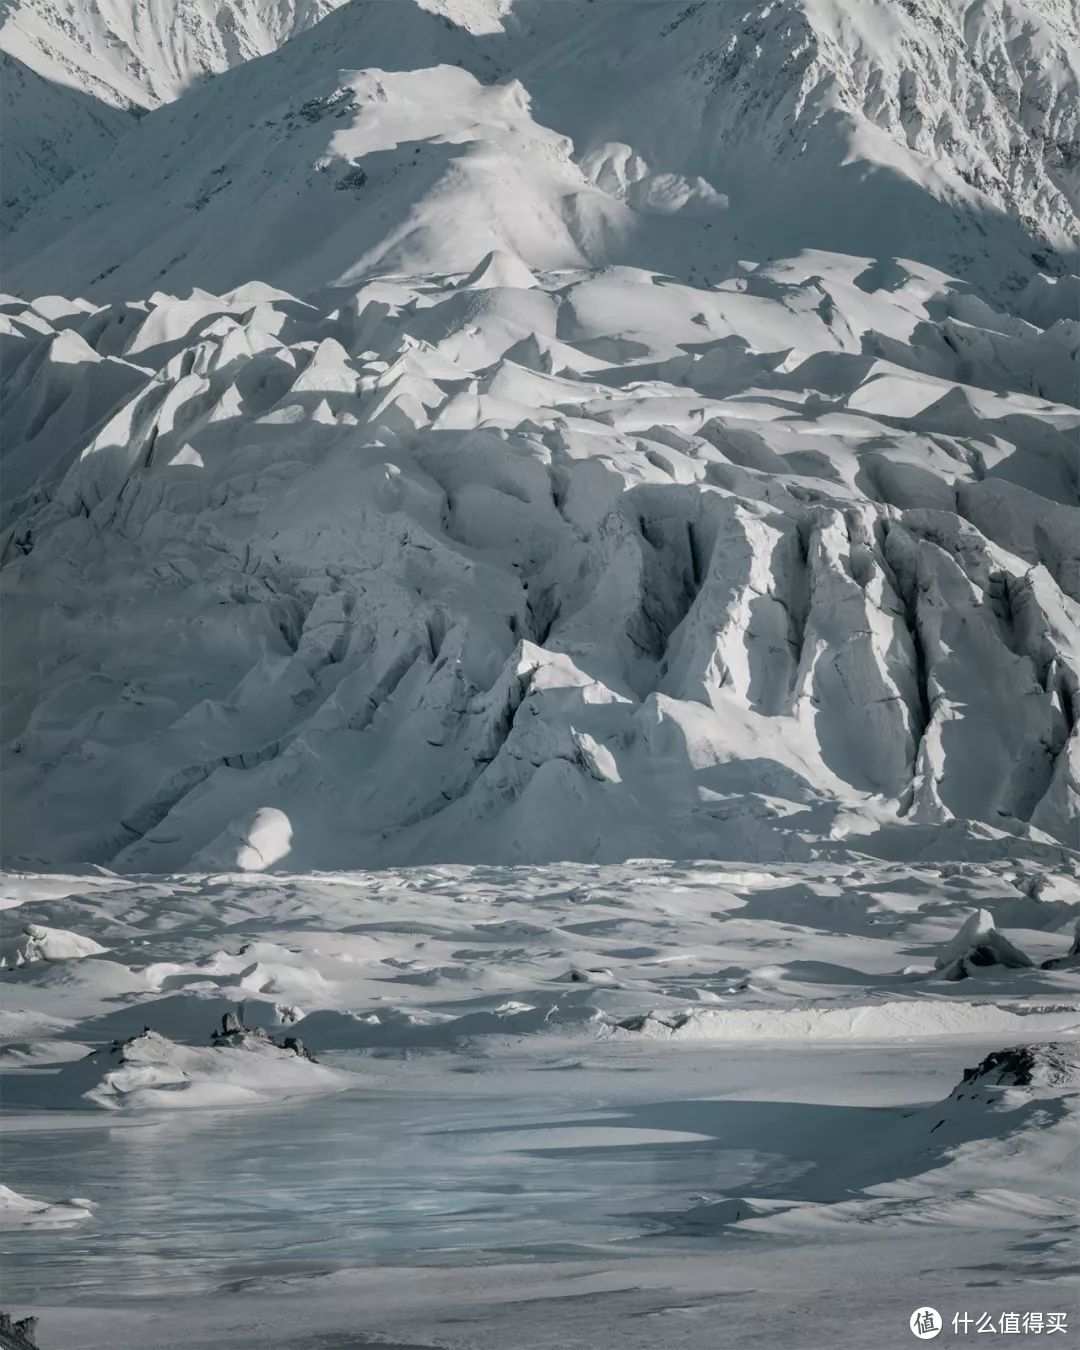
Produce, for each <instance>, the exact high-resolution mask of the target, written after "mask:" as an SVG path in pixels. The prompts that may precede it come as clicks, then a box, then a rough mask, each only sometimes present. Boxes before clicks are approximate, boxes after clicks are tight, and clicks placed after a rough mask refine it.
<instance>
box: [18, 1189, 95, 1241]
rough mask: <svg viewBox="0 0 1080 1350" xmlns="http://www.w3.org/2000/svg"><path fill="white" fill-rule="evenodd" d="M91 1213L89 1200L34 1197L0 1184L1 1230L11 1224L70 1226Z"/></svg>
mask: <svg viewBox="0 0 1080 1350" xmlns="http://www.w3.org/2000/svg"><path fill="white" fill-rule="evenodd" d="M91 1216H92V1205H91V1203H90V1201H89V1200H58V1201H55V1202H52V1203H50V1202H49V1201H45V1200H31V1199H29V1198H28V1197H27V1196H25V1195H20V1194H19V1193H18V1192H17V1191H13V1190H12V1189H11V1188H10V1187H9V1186H0V1231H3V1230H6V1229H12V1228H68V1227H70V1226H71V1225H72V1224H76V1223H81V1222H82V1221H83V1219H89V1218H90V1217H91Z"/></svg>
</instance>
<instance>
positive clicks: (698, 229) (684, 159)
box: [9, 0, 1080, 298]
mask: <svg viewBox="0 0 1080 1350" xmlns="http://www.w3.org/2000/svg"><path fill="white" fill-rule="evenodd" d="M447 13H448V14H449V15H450V16H452V17H447V14H444V13H440V12H436V11H435V10H434V9H430V10H429V9H426V8H423V7H421V6H419V5H416V4H414V3H412V0H408V3H406V4H402V5H396V6H393V7H388V6H386V5H384V4H381V3H373V4H371V3H366V2H365V0H352V3H350V4H347V5H345V6H344V7H343V8H342V9H340V10H339V11H338V12H337V13H335V14H333V15H331V16H330V17H329V18H328V19H327V20H325V21H324V22H323V23H322V24H320V25H319V26H318V28H317V29H316V30H315V31H313V32H311V33H308V34H302V35H300V36H299V37H297V38H296V39H294V40H293V41H291V42H289V43H288V44H287V45H286V46H285V47H284V48H283V49H281V50H280V51H279V52H277V53H275V54H274V55H273V56H271V57H269V58H268V59H267V60H266V61H263V62H257V63H253V64H249V65H247V66H244V67H242V68H240V69H239V70H236V71H234V72H232V73H231V74H230V75H228V76H227V77H226V78H223V79H222V80H220V81H215V82H214V83H213V84H212V85H210V86H209V87H206V88H203V89H197V90H193V91H192V92H191V93H190V94H189V95H188V96H187V97H185V99H184V100H183V101H182V102H181V103H180V104H176V105H173V106H171V107H170V108H168V109H167V110H162V111H159V112H156V113H154V114H153V115H152V116H150V117H148V118H147V119H145V122H144V124H143V125H142V126H140V127H139V128H138V131H137V134H135V135H133V136H132V137H131V138H129V139H128V140H126V141H125V145H124V148H123V150H122V152H120V153H118V154H117V155H116V156H114V157H112V159H111V160H110V162H109V163H108V164H106V165H103V166H102V167H101V169H100V171H99V172H98V173H97V174H95V175H94V176H93V177H92V178H90V179H86V180H82V181H80V182H79V183H77V184H75V183H73V184H71V185H70V187H69V189H68V190H67V191H65V192H62V193H60V194H59V195H58V196H57V198H56V199H55V200H53V201H51V202H50V203H49V206H48V210H47V211H45V212H43V213H41V214H40V215H39V217H37V218H36V219H34V220H32V221H28V222H27V224H26V226H25V229H24V230H23V231H22V233H21V234H19V235H17V236H16V237H15V238H14V239H13V241H12V243H11V245H10V249H9V271H10V275H11V278H12V280H11V283H10V284H11V285H13V286H14V287H15V288H17V289H18V290H20V291H21V292H22V293H24V294H32V293H34V292H35V291H39V290H41V289H43V288H44V287H45V285H46V278H51V281H50V282H49V283H48V284H49V285H50V286H55V285H56V284H58V283H59V284H60V285H61V287H62V288H63V289H64V290H66V291H67V292H69V293H71V292H78V293H86V294H91V295H100V296H103V297H105V298H108V297H109V296H114V295H117V294H120V293H121V292H126V293H128V294H133V293H140V292H145V291H146V290H148V289H151V288H152V287H153V286H154V285H157V284H164V285H167V286H169V287H170V288H173V289H184V288H188V287H190V286H192V285H202V286H207V287H209V288H211V289H213V290H223V289H228V288H230V287H232V286H235V285H238V284H241V283H243V282H244V281H247V280H251V279H255V278H258V279H261V280H265V281H268V282H270V283H272V284H275V285H282V286H285V287H287V288H289V289H293V290H296V289H300V290H306V289H310V288H311V287H313V286H317V285H320V284H327V283H336V282H339V281H344V280H348V279H349V278H352V277H355V276H358V275H362V274H365V273H368V272H372V271H401V270H415V271H428V270H440V269H441V270H454V269H457V270H461V269H465V268H468V267H471V266H472V265H474V264H475V263H476V262H477V260H478V259H479V258H480V257H482V256H483V254H484V253H485V252H486V251H487V250H488V248H489V247H490V246H491V245H492V243H493V242H494V243H496V244H498V243H499V237H500V235H501V236H503V237H504V238H505V237H506V235H507V234H508V233H512V231H513V229H514V228H516V222H517V221H518V220H519V219H521V218H529V217H533V216H534V215H535V214H536V212H538V211H539V212H540V214H541V215H542V216H545V217H547V218H548V219H549V220H550V221H555V220H557V219H558V218H560V217H561V220H560V221H559V223H558V224H557V225H556V227H555V230H554V235H555V242H554V244H553V245H552V246H550V247H549V246H547V245H545V244H544V243H543V242H542V241H538V242H537V244H536V245H535V246H532V247H524V249H523V252H522V256H523V258H524V260H525V261H526V262H527V263H528V264H530V265H534V266H540V267H544V266H550V265H552V263H553V261H555V260H559V261H560V262H565V263H566V264H567V265H570V264H574V263H580V262H582V261H586V262H588V263H591V264H593V265H595V264H598V263H604V262H616V263H626V264H630V265H635V266H652V267H659V268H661V269H664V270H668V271H672V272H676V273H678V274H679V275H680V276H683V277H686V278H688V279H691V278H706V277H708V276H710V275H714V274H715V272H716V270H717V269H718V268H719V269H726V268H730V266H731V265H732V264H733V263H734V262H735V261H737V259H738V258H739V257H741V256H744V255H745V254H747V253H751V254H753V255H754V256H757V257H768V256H785V255H787V254H790V253H791V252H792V251H794V250H796V249H797V248H799V247H806V246H811V247H818V248H824V249H828V250H831V251H843V252H851V253H855V254H860V253H861V254H864V255H880V254H886V255H900V256H911V255H913V256H915V257H916V258H917V259H918V260H919V261H922V262H926V263H929V264H930V265H932V266H936V267H939V268H941V269H943V270H946V271H948V272H950V273H952V274H956V275H962V276H968V277H970V278H971V279H972V280H974V281H976V282H977V283H979V284H980V285H982V286H983V287H984V288H987V289H993V290H1000V289H1001V287H1002V286H1003V285H1004V286H1010V285H1011V286H1013V287H1014V288H1015V287H1018V286H1020V285H1022V284H1023V282H1024V281H1025V280H1026V279H1027V278H1028V277H1029V276H1030V275H1031V274H1032V272H1033V271H1034V270H1036V268H1041V269H1043V270H1047V269H1049V270H1055V269H1060V268H1061V267H1062V265H1064V264H1067V263H1068V260H1069V259H1070V258H1073V257H1075V254H1076V214H1075V212H1076V205H1077V202H1078V201H1080V159H1078V157H1077V155H1076V151H1075V147H1076V144H1077V142H1078V126H1080V121H1078V119H1080V112H1078V109H1080V97H1078V93H1077V90H1078V79H1077V71H1078V69H1080V57H1078V52H1080V44H1078V42H1077V40H1076V37H1075V34H1070V31H1069V29H1068V27H1067V26H1066V25H1065V24H1064V22H1061V23H1058V22H1056V21H1055V16H1059V17H1061V11H1060V9H1059V7H1058V6H1056V5H1054V4H1052V3H1050V0H1047V3H1046V4H1045V5H1044V6H1043V8H1042V11H1041V12H1036V10H1035V9H1033V8H1025V7H1023V6H1021V5H1018V4H1014V3H1012V0H980V3H979V4H976V5H969V4H960V3H959V0H932V3H928V4H926V5H918V6H916V5H911V6H903V5H897V4H891V3H890V4H884V3H878V2H877V0H860V3H859V4H858V5H854V6H849V5H838V4H836V3H834V0H813V3H810V0H784V2H783V3H780V4H771V5H765V4H761V3H756V4H747V3H740V4H730V5H728V4H725V5H713V4H705V5H701V4H697V5H695V4H690V5H687V6H686V7H684V8H683V9H680V10H677V9H676V8H675V7H674V6H672V5H671V4H669V3H661V4H656V3H652V2H651V0H629V3H626V4H618V5H612V4H596V5H593V4H587V3H581V4H578V3H569V2H568V3H565V4H559V5H557V6H552V5H547V4H544V3H539V4H538V3H534V2H533V0H519V3H518V4H516V5H515V6H514V7H513V8H512V9H511V10H509V11H508V12H506V13H503V12H502V9H501V8H500V7H496V6H495V5H494V4H492V5H490V6H488V7H487V9H486V10H482V9H481V10H477V11H475V12H474V11H472V10H467V11H465V12H464V13H459V12H458V9H457V8H456V7H449V8H448V9H447ZM477 13H480V14H482V15H486V17H487V22H477ZM466 20H468V21H470V22H467V21H466ZM444 67H459V68H461V70H463V71H465V72H467V73H468V74H469V75H471V76H472V77H473V79H474V80H475V81H476V82H477V83H478V84H479V85H481V86H483V88H484V90H488V91H489V92H487V93H483V92H482V91H481V90H475V91H473V92H469V93H468V94H467V95H466V96H464V100H465V104H466V105H476V106H477V107H479V106H480V104H481V103H482V104H483V106H484V107H485V108H486V109H488V110H491V109H493V108H494V107H495V105H496V104H497V103H498V101H499V97H498V95H497V93H496V92H495V90H494V89H493V88H491V86H493V85H497V86H499V87H501V88H503V89H504V90H505V95H504V96H505V98H506V99H508V100H509V105H512V107H513V109H514V111H513V112H512V113H511V114H509V117H510V122H511V123H512V125H507V122H506V117H504V116H501V115H498V116H495V117H492V116H490V115H482V116H480V117H479V118H477V117H476V115H475V113H474V112H473V110H472V107H471V106H467V107H464V108H458V106H457V104H458V98H459V90H460V89H463V88H464V85H462V84H461V81H462V78H463V77H462V76H461V75H460V74H459V75H453V76H452V77H451V78H452V79H453V80H455V81H457V82H458V83H457V84H455V85H454V86H453V87H452V88H451V87H450V86H447V87H446V88H445V90H444V89H443V87H442V82H443V81H444V80H445V79H446V78H447V77H446V75H445V74H443V73H442V72H443V68H444ZM583 69H587V70H589V71H590V78H589V80H587V81H583V80H582V79H581V78H580V71H581V70H583ZM379 71H385V72H388V73H390V74H393V75H395V77H396V78H395V79H394V80H393V81H381V82H380V76H379V73H378V72H379ZM418 103H420V104H423V105H425V106H426V107H427V109H428V113H427V115H426V116H425V115H422V114H419V113H418ZM493 125H498V126H501V127H503V131H502V132H500V133H499V134H497V135H496V134H494V133H493V131H492V127H493ZM552 131H555V132H557V133H561V135H563V136H565V137H568V138H569V139H568V140H566V141H564V142H560V141H557V140H553V139H552V136H551V132H552ZM193 146H197V147H198V150H197V152H196V153H194V154H193V153H192V147H193ZM541 146H544V147H546V148H545V149H543V150H542V151H541V149H540V147H541ZM489 152H492V153H494V154H495V155H496V157H501V159H500V162H499V163H498V164H497V165H496V164H495V163H494V161H492V166H491V172H490V174H488V186H487V187H479V186H478V185H476V184H474V183H472V182H471V181H470V178H471V175H473V174H474V173H476V172H481V173H483V164H484V161H485V156H487V155H488V154H489ZM514 159H517V160H518V161H519V166H518V168H517V169H512V168H510V161H512V160H514ZM549 164H550V165H551V166H552V167H553V168H555V172H554V173H553V174H551V173H548V172H547V166H548V165H549ZM538 166H544V172H543V173H542V175H541V179H542V181H541V182H540V184H538V185H536V186H533V185H532V182H531V180H532V178H533V175H534V171H535V170H536V169H537V167H538ZM515 176H517V177H518V178H521V177H522V176H524V178H526V179H529V180H530V187H529V193H528V196H527V198H526V200H528V201H529V202H530V205H529V206H525V205H524V203H522V204H521V205H520V206H519V205H518V203H517V197H518V189H517V187H515V186H510V184H511V183H512V181H513V179H514V178H515ZM501 182H505V183H506V184H507V186H506V187H505V188H500V186H499V184H500V183H501ZM823 183H828V190H827V191H823V190H822V184H823ZM540 197H543V199H544V200H543V201H542V202H541V201H540V200H539V199H540ZM466 199H468V200H469V201H473V202H477V201H483V214H484V217H485V221H487V222H488V223H489V224H490V223H492V222H494V225H493V228H492V229H491V230H490V231H489V232H488V234H487V237H486V238H482V239H479V240H477V241H476V242H475V243H474V242H473V239H472V234H471V231H470V230H467V229H466V230H462V229H460V228H458V221H459V213H460V211H461V206H462V202H463V201H464V200H466ZM240 220H242V221H245V222H246V225H245V228H244V229H243V230H237V229H236V228H235V225H236V222H237V221H240ZM88 221H89V222H90V226H91V227H90V228H89V229H87V228H85V226H86V223H87V222H88ZM545 232H547V231H545ZM253 238H254V241H255V245H256V246H255V250H254V252H253V250H252V240H253ZM210 239H213V241H214V247H213V249H212V250H211V248H210V247H209V244H208V240H210ZM403 239H404V240H405V246H403ZM260 240H263V241H267V242H264V243H260V242H259V241H260ZM431 241H437V244H436V245H432V243H431ZM500 246H501V245H500ZM511 247H513V248H516V249H519V250H521V249H522V247H523V246H522V245H519V244H515V243H513V242H512V241H511Z"/></svg>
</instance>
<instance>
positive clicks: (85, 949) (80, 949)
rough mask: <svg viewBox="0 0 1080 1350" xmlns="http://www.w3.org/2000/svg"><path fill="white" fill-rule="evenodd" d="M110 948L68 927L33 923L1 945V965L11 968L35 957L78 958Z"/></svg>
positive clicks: (36, 959)
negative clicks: (70, 930)
mask: <svg viewBox="0 0 1080 1350" xmlns="http://www.w3.org/2000/svg"><path fill="white" fill-rule="evenodd" d="M108 950H109V949H108V948H107V947H102V946H101V945H100V943H97V942H95V941H94V939H93V938H88V937H81V936H80V935H79V934H78V933H71V932H69V931H68V930H67V929H66V928H46V927H45V925H44V924H38V923H31V924H27V925H26V927H25V928H24V929H23V931H22V934H21V935H20V936H19V937H17V938H14V939H12V940H10V941H9V942H7V943H5V944H4V946H3V947H2V948H0V969H8V970H11V969H12V968H14V967H16V966H22V965H29V964H30V963H31V962H33V961H78V960H80V959H81V958H82V957H84V956H98V955H100V954H101V953H103V952H107V951H108Z"/></svg>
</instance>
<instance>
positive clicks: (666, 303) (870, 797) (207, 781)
mask: <svg viewBox="0 0 1080 1350" xmlns="http://www.w3.org/2000/svg"><path fill="white" fill-rule="evenodd" d="M456 78H459V79H461V80H465V79H467V78H468V77H466V76H465V75H463V74H462V73H461V72H458V73H457V76H456ZM489 96H490V95H489V94H485V95H484V97H489ZM5 311H6V313H5V315H4V321H5V323H6V324H7V326H8V329H9V332H8V336H7V339H6V341H7V343H8V347H9V350H10V352H11V356H10V358H9V359H8V360H7V361H6V362H5V367H4V379H5V395H6V400H7V413H6V419H5V420H6V426H7V429H8V437H7V445H6V455H5V469H6V483H7V487H8V492H7V498H6V500H5V510H6V516H7V522H8V523H7V528H6V531H5V533H4V536H3V540H4V557H5V567H4V587H5V597H4V605H5V616H6V622H7V632H8V635H9V640H8V642H7V643H6V644H5V652H4V655H5V658H6V662H7V674H6V675H5V686H4V690H5V699H6V701H7V709H6V716H5V726H6V733H5V734H6V742H5V746H4V765H5V772H4V790H5V794H6V800H7V803H8V804H7V808H6V812H5V816H6V828H5V831H4V846H5V850H6V853H7V856H8V857H9V858H11V859H12V860H14V861H16V862H21V863H22V864H24V865H25V864H26V863H30V864H31V865H33V864H34V863H40V862H48V863H49V864H52V865H55V864H60V865H66V864H71V863H73V862H95V863H99V864H104V865H107V866H109V867H111V868H113V869H115V870H120V871H134V872H163V871H170V870H176V869H185V868H191V869H196V870H198V869H201V868H207V867H209V868H218V867H224V868H232V867H242V868H256V869H261V868H270V869H277V870H296V869H297V868H300V869H303V868H310V867H319V868H327V867H330V868H335V867H353V866H358V865H363V866H371V865H386V864H401V863H406V862H416V861H422V860H428V861H481V860H488V861H543V860H548V859H556V858H577V859H581V860H587V859H593V860H618V859H621V858H625V857H628V856H634V855H641V854H645V855H649V856H674V857H679V856H682V857H686V856H706V857H723V858H729V859H730V858H752V859H758V860H762V859H773V860H782V859H800V858H810V857H813V856H825V855H829V854H832V855H837V854H843V855H846V854H849V853H850V852H851V851H852V850H858V851H864V852H867V853H871V854H876V855H878V856H891V857H905V856H907V857H911V856H928V855H934V856H937V857H939V858H950V857H963V856H967V855H969V854H971V855H974V854H980V855H982V854H985V855H987V856H992V855H996V856H1005V855H1007V853H1008V851H1009V849H1010V848H1011V847H1012V842H1013V840H1014V839H1016V838H1024V839H1026V840H1028V841H1030V842H1031V843H1032V844H1033V845H1035V846H1036V847H1043V848H1045V849H1046V850H1049V853H1048V856H1050V855H1054V854H1056V853H1057V852H1058V851H1059V850H1060V848H1061V847H1062V846H1065V847H1068V848H1072V849H1075V848H1076V847H1077V845H1078V843H1080V789H1078V769H1080V722H1078V719H1077V709H1078V707H1080V681H1078V677H1077V672H1078V670H1080V606H1078V601H1080V528H1078V520H1080V516H1078V512H1077V506H1076V444H1077V442H1076V435H1077V427H1078V426H1080V411H1078V409H1077V407H1076V403H1077V401H1078V399H1077V394H1076V388H1075V378H1074V376H1075V369H1076V363H1075V355H1076V336H1077V332H1078V331H1080V330H1078V325H1077V323H1076V322H1075V321H1072V320H1069V319H1059V320H1057V321H1056V322H1055V323H1052V324H1051V325H1050V326H1049V327H1046V328H1043V327H1039V326H1038V325H1036V324H1033V323H1028V322H1027V321H1025V320H1020V319H1018V318H1016V317H1014V316H1012V315H1011V314H1010V313H1009V312H1008V311H1007V310H1006V309H1004V308H1003V309H994V308H992V307H990V306H989V305H987V304H986V303H985V302H983V301H980V300H978V299H976V298H975V297H974V296H973V295H972V294H971V293H970V291H969V290H967V289H966V288H965V287H964V286H963V285H962V284H960V283H957V282H954V281H952V280H950V279H949V278H948V277H946V276H944V275H943V274H941V273H938V272H936V271H934V270H932V269H929V268H927V267H925V266H922V265H920V264H916V263H915V262H913V261H911V260H907V261H895V262H893V263H891V264H890V265H889V267H888V268H887V269H885V270H884V271H883V270H882V268H881V267H880V266H879V265H878V264H876V263H873V262H872V261H871V260H869V259H866V258H853V257H849V256H846V255H838V254H822V253H816V252H809V251H808V252H804V253H802V254H801V255H799V256H798V257H797V258H794V259H790V260H787V261H784V262H780V263H760V264H746V265H744V266H742V267H740V268H737V269H736V270H735V271H734V272H733V273H732V275H731V276H729V277H727V278H726V279H725V280H723V281H720V282H718V283H717V284H716V285H712V286H709V287H694V286H690V285H687V284H685V283H680V282H676V281H674V280H672V279H671V278H669V277H664V276H662V275H660V274H657V273H653V272H649V271H644V270H641V269H635V268H627V267H609V268H603V269H600V270H598V271H592V272H584V271H581V270H571V271H561V272H533V271H531V270H529V269H528V268H526V267H525V265H524V264H523V263H522V262H521V260H520V258H518V257H515V256H513V255H506V254H502V253H499V252H492V253H491V254H490V255H489V256H488V257H487V258H486V260H482V261H481V263H480V264H479V266H478V267H476V268H474V269H471V271H470V273H469V274H468V275H467V276H456V275H451V276H442V275H440V276H428V277H422V278H419V277H409V278H382V279H377V280H372V281H369V282H366V283H364V284H363V285H360V286H358V287H355V288H349V289H346V290H335V291H330V292H323V293H321V294H320V295H319V296H317V297H315V296H309V297H307V298H306V299H300V298H295V297H292V296H290V295H288V294H287V293H285V292H282V291H280V290H275V289H272V288H268V287H266V286H261V285H260V286H248V287H244V288H241V289H239V290H237V291H233V292H230V293H228V294H226V295H224V296H220V297H218V296H213V295H211V294H209V293H208V292H202V291H196V292H195V293H193V294H192V296H191V297H190V298H188V299H177V298H175V297H172V296H169V295H167V294H165V293H163V292H155V293H154V294H153V295H152V296H151V297H150V298H148V299H146V300H142V301H133V302H124V303H112V304H106V305H103V306H99V305H96V304H94V303H92V302H83V301H79V302H65V301H61V300H58V299H57V298H55V297H52V298H45V299H38V300H35V301H33V302H31V303H27V302H23V301H15V300H12V301H10V302H8V303H7V304H6V306H5ZM987 671H992V672H993V678H992V679H987V678H986V673H987ZM257 836H258V837H263V838H264V839H265V841H266V844H265V847H263V846H261V845H260V844H259V843H258V839H257Z"/></svg>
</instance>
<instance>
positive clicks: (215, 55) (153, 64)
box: [0, 0, 342, 108]
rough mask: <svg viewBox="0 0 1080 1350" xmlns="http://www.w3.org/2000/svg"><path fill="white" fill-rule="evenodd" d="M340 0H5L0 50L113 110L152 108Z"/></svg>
mask: <svg viewBox="0 0 1080 1350" xmlns="http://www.w3.org/2000/svg"><path fill="white" fill-rule="evenodd" d="M341 3H342V0H6V3H5V4H4V7H3V23H2V24H0V50H2V51H5V52H7V53H8V54H9V55H11V56H14V57H16V58H17V59H18V60H19V61H21V62H22V63H23V64H24V65H25V66H27V67H28V68H29V69H31V70H33V71H34V72H35V73H36V74H38V75H40V76H41V77H42V79H44V80H48V81H49V82H50V83H51V84H57V85H61V86H63V87H65V88H70V89H76V90H80V91H81V92H83V93H85V94H89V95H90V96H91V97H92V98H94V99H96V100H97V101H98V102H99V103H104V104H107V105H109V106H110V107H114V108H155V107H157V106H158V105H159V104H162V103H170V102H171V101H172V100H173V99H175V98H178V97H179V96H180V95H181V94H182V93H184V91H185V90H187V89H190V88H191V86H192V85H194V84H197V83H198V82H199V81H201V80H204V79H206V78H207V77H208V76H210V75H214V74H217V73H218V72H219V71H222V70H228V69H229V68H230V67H231V66H237V65H240V64H242V63H243V62H244V61H249V60H251V58H252V57H253V56H264V55H265V54H266V53H267V52H272V51H275V50H276V49H277V48H278V47H280V46H281V45H282V43H283V42H286V41H287V40H288V39H289V38H290V37H292V35H293V34H294V33H298V32H301V31H302V30H303V29H305V28H310V27H311V26H312V25H313V24H315V23H318V21H319V20H320V19H321V18H323V17H324V16H325V15H327V14H329V13H330V11H331V10H333V9H335V8H336V6H337V5H339V4H341Z"/></svg>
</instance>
